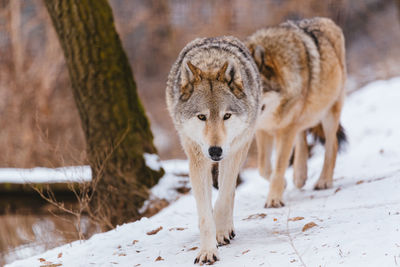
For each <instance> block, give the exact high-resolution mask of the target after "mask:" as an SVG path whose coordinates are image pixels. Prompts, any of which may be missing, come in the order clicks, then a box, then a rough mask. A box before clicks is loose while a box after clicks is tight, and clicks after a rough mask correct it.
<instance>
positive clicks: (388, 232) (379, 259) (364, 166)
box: [7, 78, 400, 267]
mask: <svg viewBox="0 0 400 267" xmlns="http://www.w3.org/2000/svg"><path fill="white" fill-rule="evenodd" d="M399 99H400V78H396V79H391V80H388V81H379V82H375V83H372V84H370V85H368V86H366V87H365V88H364V89H362V90H360V91H357V92H355V93H353V94H352V95H351V96H350V97H349V98H348V99H347V100H346V102H345V106H344V110H343V115H342V124H343V126H344V128H345V129H346V132H347V135H348V138H349V144H348V146H347V148H346V150H345V151H344V152H342V154H340V155H339V156H338V159H337V164H336V169H335V175H334V177H335V179H334V188H332V189H328V190H323V191H314V190H313V189H312V188H313V185H314V183H315V182H316V181H317V179H318V177H319V174H320V171H321V169H322V162H323V149H317V150H316V152H315V154H314V156H313V158H311V159H310V160H309V164H308V166H309V172H308V174H309V178H308V181H307V184H306V185H305V187H304V188H303V189H302V190H298V189H296V188H295V187H294V186H293V182H292V173H293V172H292V169H288V171H287V172H286V177H287V181H288V185H287V188H286V190H285V193H284V201H285V203H286V206H285V207H284V208H280V209H265V208H263V207H264V203H265V201H266V198H267V193H268V187H269V183H268V181H266V180H265V179H263V178H262V177H260V176H259V175H258V172H257V170H255V169H246V170H244V171H243V173H242V175H241V176H242V178H243V181H244V182H243V183H242V184H241V185H240V186H239V187H238V188H237V192H236V199H235V210H234V223H235V229H236V237H235V239H234V240H232V242H231V243H230V244H229V245H227V246H223V247H220V248H219V249H218V252H219V256H220V261H218V262H217V263H215V266H249V267H250V266H366V267H368V266H398V265H400V194H399V192H400V121H399V114H400V105H398V101H399ZM163 167H164V169H165V170H166V172H167V173H170V175H171V177H170V178H165V180H163V179H164V178H163V179H162V180H161V181H160V186H159V189H157V187H155V188H153V190H154V192H155V194H159V195H160V196H162V194H164V193H165V194H166V195H168V194H169V193H171V192H167V191H168V190H166V191H164V192H163V190H164V189H165V188H170V187H172V186H173V184H175V183H176V182H177V180H174V179H177V178H172V175H173V174H174V173H175V174H176V173H179V171H178V170H184V171H185V172H187V170H188V166H187V161H174V162H168V163H166V164H165V165H164V166H163ZM216 196H217V191H216V190H213V199H214V200H215V198H216ZM294 217H304V219H298V220H289V219H290V218H294ZM311 222H313V223H315V224H316V226H314V227H312V228H310V229H308V230H305V231H303V227H304V226H305V225H306V224H308V223H311ZM197 224H198V221H197V213H196V206H195V200H194V198H193V195H192V194H187V195H184V196H182V197H181V198H179V199H178V200H177V201H175V202H174V203H172V204H171V205H170V206H169V207H167V208H165V209H163V210H162V211H161V212H159V213H158V214H156V215H155V216H153V217H151V218H149V219H148V218H142V219H141V220H139V221H136V222H134V223H129V224H124V225H122V226H119V227H117V228H116V229H114V230H112V231H109V232H106V233H102V234H97V235H94V236H93V237H92V238H90V239H89V240H87V241H83V242H80V241H76V242H73V243H70V244H67V245H64V246H61V247H58V248H55V249H52V250H49V251H47V252H45V253H43V254H40V255H38V256H35V257H30V258H28V259H25V260H20V261H16V262H14V263H12V264H9V265H7V266H9V267H19V266H33V267H34V266H40V265H43V263H41V262H40V261H39V260H38V259H39V258H43V259H45V260H46V261H47V262H51V263H53V264H62V266H140V267H146V266H194V265H193V260H194V258H195V257H196V255H197V253H198V251H199V248H198V247H199V241H200V239H199V230H198V226H197ZM160 226H162V227H163V228H162V229H161V230H160V231H159V232H158V233H156V234H154V235H147V234H146V233H147V232H149V231H151V230H154V229H157V228H158V227H160ZM59 253H62V254H59ZM58 255H62V256H61V257H58ZM159 257H160V258H159ZM157 258H158V259H159V260H157V261H156V259H157ZM303 262H304V264H303Z"/></svg>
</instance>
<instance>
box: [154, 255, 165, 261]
mask: <svg viewBox="0 0 400 267" xmlns="http://www.w3.org/2000/svg"><path fill="white" fill-rule="evenodd" d="M163 260H164V259H163V258H161V256H158V257H157V258H156V260H155V261H163Z"/></svg>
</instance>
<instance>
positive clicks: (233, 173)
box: [214, 142, 250, 246]
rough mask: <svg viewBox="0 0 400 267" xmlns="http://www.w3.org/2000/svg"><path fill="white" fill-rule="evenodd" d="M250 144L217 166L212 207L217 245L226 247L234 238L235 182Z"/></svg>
mask: <svg viewBox="0 0 400 267" xmlns="http://www.w3.org/2000/svg"><path fill="white" fill-rule="evenodd" d="M249 146H250V142H248V143H247V144H246V145H245V146H244V147H243V148H241V149H239V151H238V152H236V153H235V154H232V155H230V157H229V158H226V159H224V160H223V161H222V162H221V163H220V164H219V177H218V185H219V192H218V198H217V200H216V202H215V206H214V219H215V225H216V229H217V235H216V237H217V243H218V245H220V246H222V245H226V244H229V243H230V240H231V239H233V238H234V237H235V229H234V226H233V206H234V201H235V189H236V182H237V181H236V180H237V177H238V174H239V171H240V167H241V166H242V164H243V162H244V160H245V159H246V156H247V151H248V149H249Z"/></svg>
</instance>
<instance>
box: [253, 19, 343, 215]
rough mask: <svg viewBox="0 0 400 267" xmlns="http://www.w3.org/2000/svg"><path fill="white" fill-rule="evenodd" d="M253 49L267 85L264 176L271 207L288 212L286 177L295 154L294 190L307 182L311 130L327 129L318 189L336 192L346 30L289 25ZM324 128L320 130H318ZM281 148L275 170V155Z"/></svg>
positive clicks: (261, 128) (259, 36)
mask: <svg viewBox="0 0 400 267" xmlns="http://www.w3.org/2000/svg"><path fill="white" fill-rule="evenodd" d="M246 45H247V46H248V47H249V50H250V51H251V53H252V55H253V57H254V59H255V62H256V64H257V66H258V69H259V71H260V74H261V78H262V82H263V91H264V92H263V97H262V107H261V109H262V111H261V115H260V118H259V122H258V125H257V132H256V141H257V150H258V166H259V172H260V174H261V175H262V176H263V177H265V178H267V179H268V180H269V181H270V182H271V184H270V190H269V193H268V198H267V202H266V204H265V206H266V207H280V206H283V205H284V204H283V201H282V195H283V191H284V189H285V185H286V182H285V180H284V174H285V171H286V168H287V167H288V163H289V158H290V155H291V153H292V150H293V146H295V150H294V164H293V169H294V177H293V179H294V184H295V185H296V186H297V187H299V188H301V187H302V186H303V185H304V184H305V181H306V179H307V159H308V147H307V141H306V130H307V129H309V128H312V127H316V126H317V125H322V129H323V135H324V138H325V159H324V165H323V169H322V172H321V175H320V178H319V180H318V182H317V183H316V185H315V189H325V188H329V187H331V186H332V176H333V170H334V167H335V162H336V154H337V151H338V137H344V133H343V132H342V130H343V129H342V128H341V127H340V126H339V120H340V113H341V110H342V106H343V101H344V96H345V90H344V84H345V80H346V63H345V46H344V37H343V33H342V31H341V29H340V28H339V27H338V26H337V25H336V24H335V23H334V22H333V21H332V20H330V19H327V18H313V19H305V20H300V21H288V22H285V23H282V24H280V25H278V26H275V27H269V28H266V29H261V30H259V31H257V32H255V33H254V34H253V35H251V36H250V37H249V38H248V39H247V41H246ZM318 128H320V127H316V128H315V129H318ZM274 143H275V148H276V162H275V166H274V168H273V169H272V166H271V161H270V157H271V153H272V148H273V144H274Z"/></svg>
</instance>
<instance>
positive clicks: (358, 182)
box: [356, 180, 364, 185]
mask: <svg viewBox="0 0 400 267" xmlns="http://www.w3.org/2000/svg"><path fill="white" fill-rule="evenodd" d="M362 183H364V180H360V181H357V182H356V184H357V185H358V184H362Z"/></svg>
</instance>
